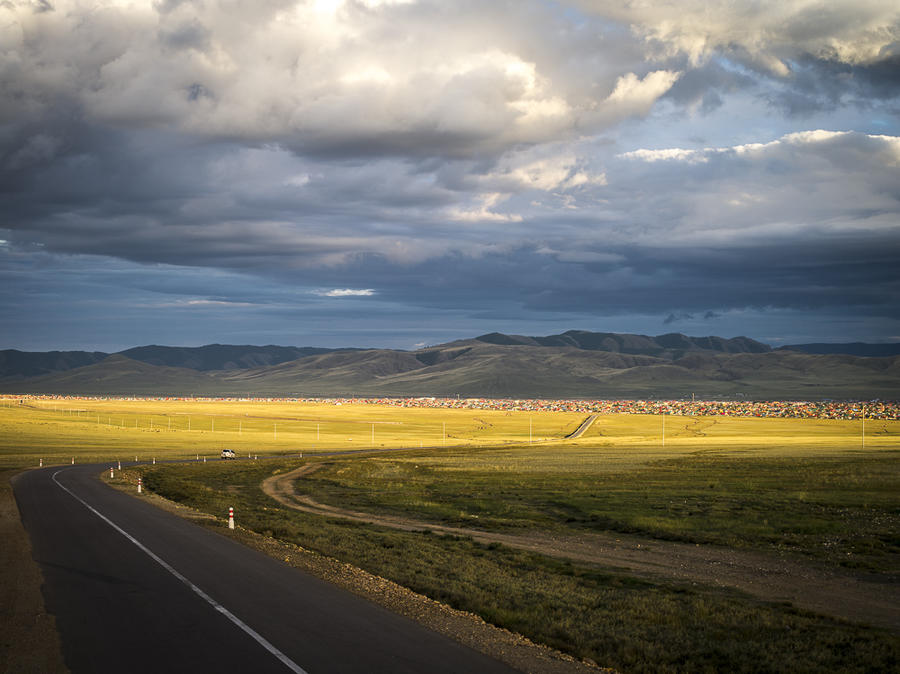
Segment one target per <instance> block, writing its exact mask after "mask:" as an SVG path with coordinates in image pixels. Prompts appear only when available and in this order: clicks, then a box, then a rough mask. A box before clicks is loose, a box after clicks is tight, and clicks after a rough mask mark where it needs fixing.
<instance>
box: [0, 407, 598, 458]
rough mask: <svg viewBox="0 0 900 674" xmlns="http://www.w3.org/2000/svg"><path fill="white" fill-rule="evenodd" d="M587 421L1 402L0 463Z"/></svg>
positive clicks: (426, 440) (392, 443)
mask: <svg viewBox="0 0 900 674" xmlns="http://www.w3.org/2000/svg"><path fill="white" fill-rule="evenodd" d="M583 419H584V415H579V414H560V413H550V412H535V413H533V414H528V415H524V416H523V415H514V414H512V413H509V412H499V411H484V412H478V413H472V412H471V411H468V410H438V409H414V410H398V409H396V408H391V407H380V406H376V405H342V406H337V405H332V404H309V403H281V402H271V403H268V402H242V401H206V400H198V401H189V400H188V401H166V400H144V399H138V400H33V399H28V400H26V402H25V404H21V405H20V404H18V402H17V401H16V400H14V399H5V400H0V465H8V466H10V467H20V466H21V467H25V466H32V465H36V464H37V463H38V461H39V460H40V459H43V461H44V464H45V465H49V464H65V463H69V462H71V460H72V458H73V457H74V458H75V460H76V461H78V462H80V463H85V462H92V461H107V460H110V459H116V458H119V459H122V460H134V458H135V457H138V459H139V460H141V461H149V460H151V459H152V458H154V457H155V458H157V459H158V460H169V459H187V458H191V457H196V456H197V455H198V454H199V455H201V456H208V457H209V456H218V454H219V452H220V451H221V450H222V448H224V447H231V448H233V449H235V450H236V451H237V452H238V453H239V454H242V453H244V452H247V453H248V454H253V455H263V456H265V455H272V454H296V453H298V452H304V453H309V452H317V451H323V450H333V449H343V450H346V449H373V448H374V449H385V448H398V447H408V448H412V447H444V446H447V447H449V446H477V445H483V444H500V445H502V444H511V443H522V442H528V441H529V439H530V438H531V439H533V440H534V441H540V440H543V439H546V438H561V437H563V436H565V435H566V434H567V433H570V432H572V431H573V430H575V428H577V426H578V425H579V424H580V423H581V421H583Z"/></svg>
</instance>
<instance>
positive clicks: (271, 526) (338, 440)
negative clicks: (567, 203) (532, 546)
mask: <svg viewBox="0 0 900 674" xmlns="http://www.w3.org/2000/svg"><path fill="white" fill-rule="evenodd" d="M584 417H585V415H579V414H564V413H528V412H521V413H510V412H498V411H474V410H443V409H438V410H405V409H398V408H386V407H378V406H372V405H352V406H343V407H336V406H333V405H324V404H321V405H317V404H297V403H275V402H273V403H255V402H254V403H251V402H238V401H220V402H208V401H193V402H192V401H147V400H135V401H118V400H116V401H37V402H36V403H35V404H34V405H33V406H31V407H24V406H11V407H5V406H0V468H17V467H27V466H33V465H37V462H38V459H39V458H43V460H44V463H45V465H49V464H52V463H60V464H67V463H69V461H70V460H71V457H76V460H77V461H78V462H80V463H83V462H88V461H108V460H113V459H115V458H121V459H123V460H127V459H133V458H134V456H138V457H139V458H141V459H142V460H149V459H150V458H151V457H153V456H155V457H157V458H159V459H175V458H193V457H194V456H196V455H197V454H200V455H206V456H213V455H217V454H218V452H219V451H220V450H221V448H222V447H232V448H234V449H236V450H238V451H239V452H248V453H253V454H259V455H261V456H266V455H269V456H272V455H277V454H286V453H296V452H298V451H302V452H303V454H304V457H308V456H309V455H310V454H312V453H314V452H320V451H325V450H329V449H366V448H371V447H373V446H374V448H382V447H405V448H410V449H409V450H408V451H405V452H396V453H391V452H388V453H385V454H380V455H378V456H371V455H369V456H362V455H361V456H358V457H355V458H350V457H348V458H340V459H338V458H322V459H321V460H322V461H325V462H328V463H329V464H330V465H329V467H328V468H326V469H323V470H322V472H319V473H314V474H313V475H311V476H309V477H308V478H305V480H306V482H305V483H308V484H311V485H313V486H314V487H315V489H313V490H312V491H313V493H314V494H315V495H316V496H317V497H319V498H321V499H323V500H328V501H331V502H334V503H336V504H338V505H341V506H345V507H346V506H351V507H354V508H370V509H372V510H378V511H385V510H388V511H394V512H400V513H404V514H407V515H411V516H414V517H421V518H423V519H430V520H434V521H440V522H453V523H456V524H466V525H468V526H471V525H472V523H473V522H477V523H478V525H479V526H482V527H487V528H493V529H507V530H526V529H533V528H537V529H549V530H562V531H585V530H614V531H636V532H640V533H642V534H644V535H648V536H658V537H662V538H674V539H680V540H694V541H703V542H717V543H723V544H729V545H736V546H737V545H741V546H751V547H763V548H767V547H768V548H771V547H773V546H775V547H788V548H790V549H792V550H796V551H802V552H806V553H807V554H809V555H811V556H814V557H815V558H816V559H817V560H819V561H822V562H824V563H830V564H845V565H846V564H851V565H852V564H859V565H861V566H864V567H865V568H866V569H870V570H875V571H876V572H880V573H884V574H888V573H890V572H891V571H892V570H893V571H896V569H897V568H898V565H897V563H896V560H897V552H898V551H897V547H898V544H897V538H896V532H897V531H898V530H900V527H898V526H897V517H898V515H900V497H898V494H900V489H898V486H900V485H898V473H900V471H897V470H896V468H895V466H896V465H897V459H898V451H900V447H898V437H900V433H898V431H900V424H898V422H878V423H874V422H873V423H871V424H870V425H868V426H867V433H868V435H867V438H866V448H865V450H864V451H863V450H862V447H861V445H862V442H861V440H862V438H861V437H860V433H859V431H860V427H859V424H858V423H855V422H839V421H814V420H813V421H810V420H788V419H772V420H767V419H722V418H715V419H703V418H675V417H669V418H667V419H666V442H665V446H663V444H662V434H661V430H662V429H661V423H662V420H661V418H659V417H652V416H646V417H642V416H617V415H616V416H609V417H602V418H601V419H600V420H599V423H598V424H597V425H596V426H595V427H594V428H592V429H591V432H590V433H588V434H587V435H586V437H584V438H582V439H581V440H578V441H576V442H562V441H561V438H562V437H564V436H565V435H566V434H567V433H569V432H571V431H572V430H574V428H575V427H577V426H578V424H579V423H580V422H581V421H582V420H583V419H584ZM373 424H374V428H375V441H374V443H373V442H372V435H371V434H372V428H373ZM529 431H531V433H530V434H529ZM529 437H533V438H534V440H535V442H534V443H533V444H528V439H529ZM420 445H421V446H423V447H424V449H418V448H419V446H420ZM429 447H431V449H428V448H429ZM310 460H319V459H315V458H312V459H310ZM296 465H298V460H297V459H290V460H288V459H271V460H270V461H266V462H221V461H216V462H211V463H207V464H202V463H201V464H192V465H171V466H163V465H157V466H154V467H150V466H147V467H143V468H141V470H143V471H144V474H145V483H146V484H147V486H148V487H149V488H151V489H153V490H155V491H158V492H159V493H160V494H162V495H164V496H166V497H168V498H171V499H173V500H177V501H181V502H183V503H186V504H189V505H192V506H194V507H197V508H199V509H201V510H204V511H206V512H209V513H213V514H216V515H218V516H220V517H222V518H223V519H224V515H225V513H226V512H227V508H228V507H229V506H234V507H235V509H236V513H237V520H238V524H239V525H240V526H243V527H247V528H250V529H253V530H254V531H257V532H259V533H262V534H266V535H271V536H276V537H278V538H281V539H283V540H287V541H290V542H293V543H296V544H298V545H300V546H303V547H305V548H308V549H312V550H316V551H318V552H321V553H322V554H326V555H329V556H332V557H335V558H337V559H340V560H342V561H344V562H348V563H350V564H353V565H356V566H359V567H361V568H364V569H366V570H368V571H370V572H372V573H375V574H378V575H381V576H384V577H387V578H390V579H392V580H394V581H396V582H398V583H400V584H402V585H405V586H407V587H410V588H412V589H413V590H416V591H418V592H422V593H424V594H427V595H428V596H431V597H433V598H435V599H438V600H440V601H445V602H447V603H448V604H450V605H452V606H455V607H457V608H460V609H463V610H468V611H472V612H475V613H477V614H479V615H481V616H482V617H484V618H485V619H486V620H489V621H490V622H493V623H495V624H497V625H500V626H503V627H507V628H509V629H511V630H514V631H517V632H520V633H522V634H525V635H527V636H529V637H531V638H532V639H534V640H535V641H538V642H541V643H546V644H548V645H551V646H554V647H557V648H560V649H562V650H564V651H566V652H569V653H572V654H573V655H576V656H578V657H589V658H592V659H593V660H595V661H597V662H599V663H601V664H603V665H606V666H612V667H616V668H618V669H620V670H622V671H653V672H657V671H663V672H665V671H791V672H795V671H796V672H803V671H842V672H844V671H847V672H854V671H859V672H864V671H896V670H897V669H898V668H900V644H898V638H897V636H896V635H894V634H890V633H888V632H886V631H883V630H879V629H873V628H866V627H863V626H859V625H852V624H847V623H843V622H840V621H837V620H832V619H829V618H825V617H822V616H817V615H813V614H810V613H806V612H803V611H798V610H796V609H794V608H792V607H790V606H787V605H780V604H767V603H762V602H759V601H757V600H755V599H753V598H751V597H748V596H745V595H741V594H739V593H737V592H731V591H725V590H718V589H711V588H702V587H699V586H694V585H683V584H677V583H650V582H647V581H641V580H636V579H633V578H629V577H627V576H625V575H622V574H617V573H607V572H604V571H603V570H600V569H597V568H592V567H590V566H587V565H578V564H570V563H566V562H563V561H559V560H555V559H550V558H547V557H542V556H539V555H534V554H530V553H526V552H521V551H515V550H510V549H507V548H504V547H502V546H498V545H482V544H478V543H476V542H474V541H472V540H470V539H468V538H455V539H454V538H442V537H439V536H435V535H429V534H424V533H409V532H400V531H394V530H386V529H380V528H377V527H374V526H366V525H361V524H353V523H349V522H345V521H340V520H332V519H329V518H325V517H322V516H317V515H311V514H304V513H300V512H296V511H293V510H289V509H285V508H282V507H280V506H279V505H278V504H277V503H275V502H274V501H272V500H271V499H269V498H268V497H267V496H265V495H264V494H263V493H262V491H261V489H260V486H259V485H260V483H261V481H262V480H263V479H264V478H265V477H268V476H269V475H271V474H272V472H273V470H288V469H289V468H291V467H293V466H296ZM474 515H478V517H477V518H476V517H474ZM848 552H849V553H850V554H849V555H848V554H847V553H848Z"/></svg>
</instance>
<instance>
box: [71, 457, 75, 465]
mask: <svg viewBox="0 0 900 674" xmlns="http://www.w3.org/2000/svg"><path fill="white" fill-rule="evenodd" d="M72 465H73V466H74V465H75V457H74V456H73V457H72Z"/></svg>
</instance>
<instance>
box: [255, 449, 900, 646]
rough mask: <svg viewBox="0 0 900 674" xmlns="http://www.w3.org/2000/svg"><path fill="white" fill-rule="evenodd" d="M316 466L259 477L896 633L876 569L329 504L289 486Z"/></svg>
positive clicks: (393, 521) (375, 519) (388, 523)
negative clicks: (487, 527) (342, 501)
mask: <svg viewBox="0 0 900 674" xmlns="http://www.w3.org/2000/svg"><path fill="white" fill-rule="evenodd" d="M318 468H319V465H318V464H308V465H305V466H301V467H300V468H297V469H296V470H293V471H290V472H288V473H284V474H281V475H275V476H273V477H270V478H268V479H266V480H265V481H263V483H262V489H263V491H264V492H265V493H266V494H268V495H269V496H271V497H272V498H274V499H275V500H276V501H278V502H279V503H281V504H282V505H284V506H287V507H289V508H293V509H295V510H300V511H303V512H308V513H313V514H316V515H325V516H328V517H337V518H341V519H345V520H351V521H355V522H364V523H367V524H375V525H378V526H383V527H389V528H392V529H399V530H403V531H431V532H433V533H435V534H442V535H451V536H468V537H470V538H472V539H473V540H476V541H478V542H481V543H500V544H502V545H506V546H509V547H511V548H517V549H520V550H528V551H531V552H535V553H539V554H543V555H548V556H551V557H560V558H564V559H570V560H572V561H577V562H582V563H590V564H595V565H600V566H604V567H613V568H616V569H619V570H622V571H626V572H628V573H629V574H632V575H637V576H641V577H647V578H655V579H670V580H672V579H674V580H680V581H690V582H695V583H702V584H704V585H712V586H719V587H730V588H735V589H738V590H741V591H743V592H746V593H748V594H750V595H752V596H754V597H757V598H758V599H762V600H765V601H779V602H790V603H791V604H793V605H794V606H797V607H798V608H803V609H807V610H811V611H815V612H816V613H821V614H825V615H830V616H833V617H836V618H843V619H845V620H851V621H855V622H863V623H869V624H872V625H877V626H880V627H886V628H888V629H891V630H893V631H895V632H900V608H898V607H900V583H898V582H896V581H894V580H892V579H890V578H886V577H884V576H879V575H877V574H866V573H852V572H848V571H844V570H837V569H834V568H833V567H827V566H825V565H822V564H815V563H811V562H808V561H806V560H802V559H799V558H797V557H796V556H793V555H788V554H784V555H779V554H775V553H766V552H759V551H751V550H738V549H734V548H726V547H721V546H712V545H696V544H690V543H675V542H670V541H661V540H657V539H651V538H641V537H637V536H629V535H625V534H615V533H609V534H607V533H584V534H565V535H557V534H553V533H551V532H540V531H537V532H528V533H524V534H504V533H497V532H490V531H481V530H478V529H469V528H462V527H451V526H445V525H440V524H432V523H428V522H423V521H419V520H415V519H411V518H403V517H395V516H389V515H376V514H372V513H364V512H358V511H352V510H347V509H344V508H336V507H333V506H328V505H325V504H322V503H319V502H317V501H316V500H315V499H313V498H312V497H311V496H309V495H306V494H302V493H298V491H297V489H296V486H295V485H296V484H297V483H298V480H300V478H302V477H303V476H305V475H309V474H310V473H311V472H313V471H314V470H316V469H318Z"/></svg>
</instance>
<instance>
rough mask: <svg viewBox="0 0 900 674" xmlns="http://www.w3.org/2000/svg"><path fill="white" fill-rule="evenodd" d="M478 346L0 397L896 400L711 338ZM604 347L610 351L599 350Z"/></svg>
mask: <svg viewBox="0 0 900 674" xmlns="http://www.w3.org/2000/svg"><path fill="white" fill-rule="evenodd" d="M565 334H566V335H570V337H572V333H565ZM583 334H588V335H589V334H590V333H583ZM594 334H597V333H594ZM484 337H487V338H488V339H484ZM484 337H481V338H476V339H471V340H463V341H458V342H452V343H449V344H444V345H439V346H434V347H429V348H426V349H421V350H419V351H393V350H384V349H369V350H354V351H349V350H348V351H329V352H326V353H315V354H311V355H306V356H303V357H300V358H296V359H294V360H290V361H284V362H280V363H277V364H274V365H265V366H262V367H245V368H243V369H237V368H231V369H218V370H212V369H208V370H202V371H201V370H200V369H191V368H188V367H170V366H161V365H152V364H149V363H146V362H140V361H136V360H134V359H131V358H127V357H126V356H124V355H122V354H117V355H113V356H110V357H108V358H106V359H105V360H102V361H100V362H97V363H93V364H90V365H87V366H84V367H80V368H75V369H71V370H68V371H65V372H61V373H57V374H51V375H44V376H41V377H33V378H28V379H22V378H16V379H15V380H12V379H4V380H0V389H2V390H5V391H9V392H16V393H61V394H66V393H68V394H77V393H83V394H93V395H97V394H128V393H133V394H138V395H190V394H193V395H286V396H372V397H376V396H454V397H455V396H457V395H459V396H461V397H509V398H536V397H543V398H566V397H578V398H681V397H690V396H691V395H692V394H693V395H696V396H697V397H701V398H747V399H766V398H768V399H772V398H795V399H813V400H815V399H823V398H835V399H871V398H884V399H897V398H900V357H897V356H895V357H889V358H861V357H855V356H848V355H834V354H830V355H815V354H806V353H802V352H797V351H791V350H777V351H771V350H768V349H767V350H766V351H765V352H761V353H760V352H756V350H757V349H758V348H759V347H757V346H755V345H756V344H759V343H758V342H756V343H754V342H753V341H752V340H747V342H746V343H745V342H742V341H735V340H719V338H688V339H689V341H688V342H685V341H683V340H679V339H676V338H675V337H673V338H672V339H671V341H669V340H660V338H645V337H642V336H624V335H616V336H614V337H606V336H604V337H603V338H602V339H597V340H594V339H593V338H584V337H583V335H576V336H574V337H572V339H573V342H574V343H573V344H571V345H559V346H556V345H544V344H540V343H534V342H528V341H522V340H531V339H533V338H518V339H517V338H515V337H509V336H497V333H494V335H488V336H484ZM506 337H509V338H508V339H504V338H506ZM631 337H634V339H631ZM664 337H666V336H664ZM548 339H549V338H548ZM607 339H611V340H612V342H613V343H614V345H615V346H616V347H617V350H599V349H598V348H597V346H598V345H601V344H603V343H604V340H607ZM738 339H739V340H741V338H738ZM498 341H504V342H505V343H496V342H498ZM673 345H674V347H673ZM704 346H711V347H713V348H704ZM762 346H764V345H762ZM729 349H735V350H736V349H742V351H738V352H730V351H728V350H729ZM751 349H752V350H751ZM648 351H649V352H651V353H650V354H648V353H647V352H648ZM651 354H653V355H651Z"/></svg>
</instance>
